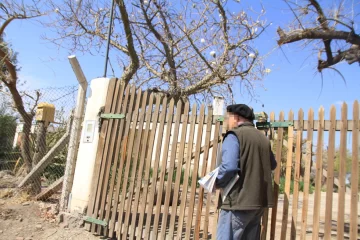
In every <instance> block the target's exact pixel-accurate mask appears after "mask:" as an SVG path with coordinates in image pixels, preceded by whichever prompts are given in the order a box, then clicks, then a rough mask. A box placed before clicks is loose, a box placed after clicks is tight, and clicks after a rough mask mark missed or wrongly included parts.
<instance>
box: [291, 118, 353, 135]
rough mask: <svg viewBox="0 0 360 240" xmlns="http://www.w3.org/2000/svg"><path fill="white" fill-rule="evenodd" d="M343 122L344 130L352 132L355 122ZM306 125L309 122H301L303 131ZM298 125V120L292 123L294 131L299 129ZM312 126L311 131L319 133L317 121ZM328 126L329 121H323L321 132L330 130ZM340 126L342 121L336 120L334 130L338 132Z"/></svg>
mask: <svg viewBox="0 0 360 240" xmlns="http://www.w3.org/2000/svg"><path fill="white" fill-rule="evenodd" d="M284 121H285V122H287V121H289V120H284ZM345 122H346V123H347V128H346V130H347V131H349V132H351V131H353V126H354V124H355V122H354V121H353V120H347V119H346V120H345ZM308 123H309V122H308V121H307V120H304V122H303V126H304V129H307V127H308ZM300 124H301V123H300V122H299V121H298V120H295V121H294V130H295V131H297V130H298V129H299V125H300ZM357 124H359V121H357ZM312 125H313V126H314V129H313V131H319V120H314V121H313V123H312ZM330 125H331V121H330V120H325V121H324V125H323V131H329V130H330V129H331V127H330ZM341 126H342V120H336V122H335V130H336V131H340V130H341Z"/></svg>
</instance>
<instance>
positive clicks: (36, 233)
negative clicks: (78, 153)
mask: <svg viewBox="0 0 360 240" xmlns="http://www.w3.org/2000/svg"><path fill="white" fill-rule="evenodd" d="M57 213H58V210H57V204H53V203H51V202H50V203H42V202H33V201H26V198H23V197H21V196H18V197H12V198H7V199H4V198H3V199H0V239H1V240H2V239H3V240H12V239H14V240H25V239H26V240H30V239H31V240H38V239H39V240H45V239H47V240H57V239H59V240H60V239H61V240H65V239H68V240H71V239H89V240H95V239H100V238H99V237H96V236H93V235H92V234H91V233H89V232H87V231H85V230H84V229H83V228H80V227H79V223H77V222H72V223H70V224H68V223H60V224H59V222H58V219H57V215H56V214H57Z"/></svg>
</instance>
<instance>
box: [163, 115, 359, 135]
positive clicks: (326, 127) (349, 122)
mask: <svg viewBox="0 0 360 240" xmlns="http://www.w3.org/2000/svg"><path fill="white" fill-rule="evenodd" d="M218 118H224V116H221V115H214V118H213V119H212V123H213V124H216V122H217V121H218ZM278 121H279V120H278ZM278 121H277V122H278ZM185 122H186V121H184V115H182V116H181V121H180V123H185ZM283 122H289V120H288V119H284V120H283ZM357 122H358V124H359V121H357ZM166 123H167V120H166V121H165V124H166ZM173 123H174V121H173ZM189 123H190V122H189V120H188V124H189ZM293 123H294V131H297V130H299V126H300V125H301V123H300V122H299V120H294V121H293ZM196 124H199V118H198V117H197V119H196ZM204 124H207V116H206V115H205V120H204ZM330 124H331V122H330V120H325V122H324V129H323V131H329V130H330ZM341 124H342V121H341V120H336V127H335V130H336V131H340V130H341ZM354 124H355V122H354V121H353V120H347V126H348V127H347V131H349V132H351V131H352V130H353V128H354V127H353V126H354ZM311 125H312V126H313V131H318V130H319V120H313V123H312V124H311ZM302 126H303V129H304V131H306V129H307V128H308V120H303V123H302ZM225 133H226V128H223V131H222V134H225Z"/></svg>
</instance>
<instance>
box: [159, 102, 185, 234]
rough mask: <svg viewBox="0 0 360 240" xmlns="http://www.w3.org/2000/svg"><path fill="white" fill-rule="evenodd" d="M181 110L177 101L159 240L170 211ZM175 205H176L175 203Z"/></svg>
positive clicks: (164, 230) (180, 105) (163, 232)
mask: <svg viewBox="0 0 360 240" xmlns="http://www.w3.org/2000/svg"><path fill="white" fill-rule="evenodd" d="M181 108H182V102H181V101H178V103H177V105H176V115H175V126H174V132H173V133H172V134H171V135H172V141H171V143H172V144H171V154H170V164H169V167H168V172H169V173H168V177H167V181H166V185H165V186H166V191H165V202H164V211H163V216H162V221H161V222H162V224H161V232H160V239H165V235H166V226H167V219H168V214H169V209H170V196H171V190H172V179H173V173H174V171H175V168H174V166H175V157H176V150H177V145H178V137H179V128H180V116H181ZM170 129H171V128H170ZM169 143H170V142H169ZM168 145H169V144H168ZM166 161H167V160H166ZM180 174H181V171H180ZM160 186H161V185H160ZM161 195H162V194H161ZM175 204H177V202H176V203H175ZM171 214H172V215H176V212H172V213H171Z"/></svg>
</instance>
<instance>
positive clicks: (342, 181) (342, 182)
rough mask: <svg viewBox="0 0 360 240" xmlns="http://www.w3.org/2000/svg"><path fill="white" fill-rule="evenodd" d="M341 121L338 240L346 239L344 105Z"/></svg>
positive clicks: (345, 122) (345, 115) (345, 126)
mask: <svg viewBox="0 0 360 240" xmlns="http://www.w3.org/2000/svg"><path fill="white" fill-rule="evenodd" d="M341 120H342V121H343V125H342V128H341V130H340V167H339V182H340V184H339V189H338V194H339V200H338V201H339V205H338V222H337V239H339V240H340V239H344V215H345V176H346V157H347V156H346V154H347V148H346V147H347V146H346V144H347V142H346V140H347V139H346V136H347V132H346V129H347V105H346V103H344V104H343V105H342V107H341Z"/></svg>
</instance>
